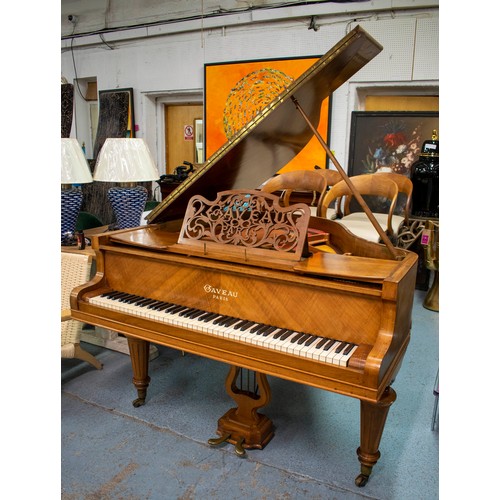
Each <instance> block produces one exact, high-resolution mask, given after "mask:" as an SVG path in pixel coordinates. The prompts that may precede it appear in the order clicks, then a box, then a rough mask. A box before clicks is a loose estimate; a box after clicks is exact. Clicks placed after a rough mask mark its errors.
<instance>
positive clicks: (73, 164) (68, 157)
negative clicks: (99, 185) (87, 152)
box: [61, 138, 92, 184]
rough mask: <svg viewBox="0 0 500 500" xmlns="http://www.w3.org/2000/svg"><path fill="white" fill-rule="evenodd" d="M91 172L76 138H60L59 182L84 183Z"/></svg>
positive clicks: (87, 180)
mask: <svg viewBox="0 0 500 500" xmlns="http://www.w3.org/2000/svg"><path fill="white" fill-rule="evenodd" d="M88 182H92V174H91V173H90V169H89V165H88V163H87V160H86V159H85V156H84V154H83V151H82V148H81V147H80V144H78V141H77V140H76V139H66V138H64V139H61V184H86V183H88Z"/></svg>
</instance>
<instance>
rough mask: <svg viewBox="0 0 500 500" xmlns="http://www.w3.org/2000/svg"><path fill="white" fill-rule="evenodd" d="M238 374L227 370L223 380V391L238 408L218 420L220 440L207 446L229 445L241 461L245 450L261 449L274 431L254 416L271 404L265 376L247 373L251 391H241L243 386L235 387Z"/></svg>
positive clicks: (233, 368)
mask: <svg viewBox="0 0 500 500" xmlns="http://www.w3.org/2000/svg"><path fill="white" fill-rule="evenodd" d="M241 373H242V369H241V368H238V367H236V366H231V368H230V370H229V374H228V376H227V378H226V390H227V393H228V394H229V395H230V396H231V397H232V398H233V399H234V401H235V402H236V403H237V405H238V407H237V408H231V409H230V410H229V411H227V412H226V413H225V414H224V415H223V416H222V417H221V418H220V419H219V421H218V426H217V434H218V435H219V436H221V437H220V438H213V439H209V441H208V443H209V444H210V445H212V446H216V445H219V444H221V443H223V442H228V443H231V444H233V445H234V446H235V452H236V454H237V455H238V456H240V457H244V456H245V455H246V453H245V449H249V448H258V449H262V448H264V446H266V444H267V443H268V442H269V441H270V440H271V439H272V437H273V435H274V431H273V423H272V421H271V420H270V419H269V418H268V417H266V416H265V415H262V414H261V413H258V412H257V410H258V409H259V408H262V407H264V406H265V405H267V404H268V403H269V401H270V400H271V388H270V387H269V383H268V381H267V378H266V376H265V375H264V374H263V373H258V372H251V373H252V375H254V376H255V381H254V382H255V384H254V387H253V388H252V387H249V386H248V385H247V386H246V387H245V386H244V384H243V387H238V377H239V376H240V375H241ZM240 380H241V377H240ZM240 385H241V383H240Z"/></svg>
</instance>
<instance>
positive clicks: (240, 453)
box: [234, 438, 247, 458]
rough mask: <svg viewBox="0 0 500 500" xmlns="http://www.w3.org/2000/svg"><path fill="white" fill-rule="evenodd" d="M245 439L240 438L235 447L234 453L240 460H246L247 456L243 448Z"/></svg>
mask: <svg viewBox="0 0 500 500" xmlns="http://www.w3.org/2000/svg"><path fill="white" fill-rule="evenodd" d="M244 440H245V438H240V439H238V441H236V444H235V445H234V452H235V453H236V455H237V456H238V457H240V458H245V457H246V456H247V452H246V451H245V449H244V448H243V441H244Z"/></svg>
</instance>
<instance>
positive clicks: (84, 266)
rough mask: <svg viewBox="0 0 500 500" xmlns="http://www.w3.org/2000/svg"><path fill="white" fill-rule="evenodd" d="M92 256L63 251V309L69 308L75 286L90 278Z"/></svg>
mask: <svg viewBox="0 0 500 500" xmlns="http://www.w3.org/2000/svg"><path fill="white" fill-rule="evenodd" d="M91 267H92V256H91V255H86V254H78V253H69V252H61V309H68V308H69V306H70V304H69V298H70V295H71V291H72V290H73V288H75V287H77V286H78V285H83V284H84V283H86V282H87V281H89V279H90V271H91Z"/></svg>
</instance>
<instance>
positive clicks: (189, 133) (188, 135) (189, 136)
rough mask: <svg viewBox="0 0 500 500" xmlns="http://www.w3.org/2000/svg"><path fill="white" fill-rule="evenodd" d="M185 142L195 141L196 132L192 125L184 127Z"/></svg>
mask: <svg viewBox="0 0 500 500" xmlns="http://www.w3.org/2000/svg"><path fill="white" fill-rule="evenodd" d="M184 140H185V141H192V140H194V130H193V126H192V125H184Z"/></svg>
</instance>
